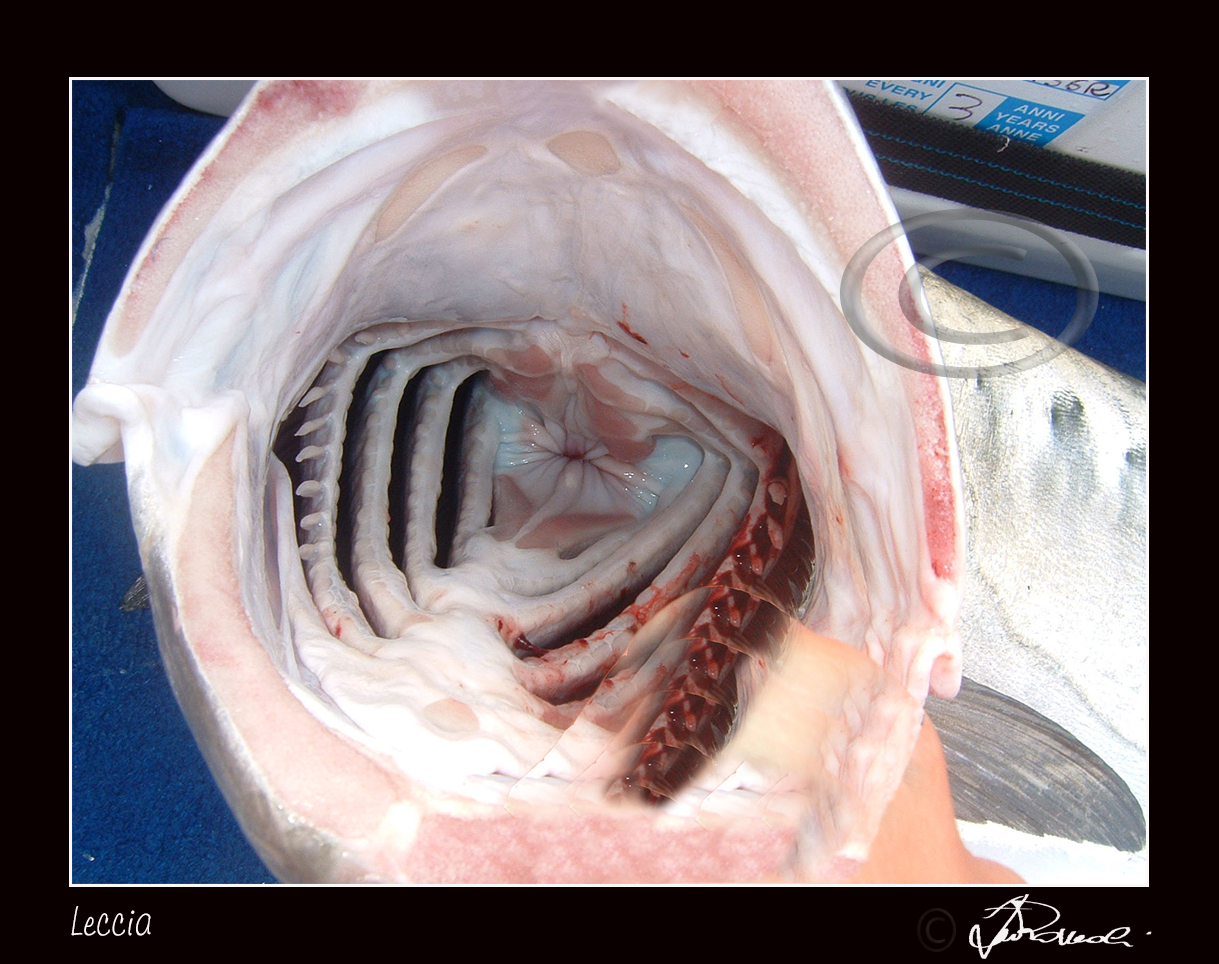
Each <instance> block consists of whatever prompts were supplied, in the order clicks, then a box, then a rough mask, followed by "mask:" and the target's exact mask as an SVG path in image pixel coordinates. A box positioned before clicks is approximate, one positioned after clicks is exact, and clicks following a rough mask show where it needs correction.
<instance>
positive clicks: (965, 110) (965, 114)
mask: <svg viewBox="0 0 1219 964" xmlns="http://www.w3.org/2000/svg"><path fill="white" fill-rule="evenodd" d="M954 96H955V97H956V98H957V99H958V100H959V99H960V98H962V97H966V98H968V99H969V100H972V101H973V103H972V104H969V105H965V104H953V105H951V106H950V107H949V108H948V109H949V110H959V111H961V113H960V114H959V115H958V116H956V117H954V118H953V120H959V121H963V120H969V119H970V118H971V117H973V115H974V110H973V109H974V108H975V107H977V106H978V105H979V104H981V103H982V98H980V97H974V96H973V94H961V93H958V94H955V95H954Z"/></svg>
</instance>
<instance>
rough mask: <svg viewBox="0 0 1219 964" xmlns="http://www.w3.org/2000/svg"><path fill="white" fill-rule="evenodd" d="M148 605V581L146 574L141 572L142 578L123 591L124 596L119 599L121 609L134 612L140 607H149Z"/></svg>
mask: <svg viewBox="0 0 1219 964" xmlns="http://www.w3.org/2000/svg"><path fill="white" fill-rule="evenodd" d="M112 598H113V597H112ZM148 606H149V602H148V583H147V582H145V581H144V574H143V573H140V578H139V579H137V580H136V581H135V582H133V583H132V584H131V588H130V589H128V590H127V591H126V592H125V593H123V598H122V599H121V600H119V609H121V610H122V611H123V612H125V613H134V612H136V611H138V610H140V609H147V608H148Z"/></svg>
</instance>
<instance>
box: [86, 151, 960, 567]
mask: <svg viewBox="0 0 1219 964" xmlns="http://www.w3.org/2000/svg"><path fill="white" fill-rule="evenodd" d="M212 156H214V152H212ZM180 193H181V192H180ZM187 193H189V192H187ZM173 206H174V205H173V203H172V202H171V205H170V207H171V208H172V207H173ZM168 211H169V209H168V208H167V212H168ZM161 230H164V225H162V228H161ZM157 233H158V232H157V231H154V232H153V234H152V235H150V238H149V241H150V242H152V241H153V237H154V235H156V234H157ZM146 248H147V250H145V251H144V252H143V254H142V256H141V258H140V259H139V260H140V261H141V262H146V261H147V260H149V258H150V257H151V256H153V255H154V252H157V246H156V243H155V242H154V243H152V245H151V246H149V245H148V244H146ZM159 253H161V254H163V253H164V252H163V251H162V252H159ZM154 260H155V259H154ZM137 270H138V269H133V274H132V276H131V279H129V284H128V286H125V290H126V289H128V288H130V287H131V280H132V279H135V278H137V274H136V273H135V272H136V271H137ZM136 286H137V287H138V285H136ZM118 310H119V309H116V313H118ZM98 396H99V392H97V391H94V392H92V393H91V394H90V398H91V399H96V398H97V397H98ZM85 414H86V413H84V412H82V419H81V424H84V423H85V422H86V421H87V418H85V417H83V416H84V415H85ZM81 437H83V436H78V438H81ZM948 438H949V440H951V433H948ZM99 444H100V443H99V442H97V441H95V440H89V441H87V442H86V443H85V444H84V445H83V447H82V449H81V457H82V458H89V457H90V455H92V454H98V455H100V454H102V450H100V449H99ZM949 444H951V442H949ZM154 568H155V566H154Z"/></svg>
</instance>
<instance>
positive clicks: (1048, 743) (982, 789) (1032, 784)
mask: <svg viewBox="0 0 1219 964" xmlns="http://www.w3.org/2000/svg"><path fill="white" fill-rule="evenodd" d="M927 715H928V716H930V717H931V720H932V722H933V723H934V724H935V728H936V730H937V731H939V734H940V741H941V742H942V743H943V744H944V756H945V758H946V759H947V761H948V782H949V784H950V785H951V787H952V801H953V805H954V806H955V808H956V815H957V817H958V818H959V819H961V820H967V821H970V822H976V823H986V822H991V823H999V824H1003V825H1005V826H1008V827H1012V828H1014V829H1016V830H1021V831H1024V832H1025V833H1032V834H1041V835H1047V834H1048V835H1051V836H1055V837H1063V838H1065V839H1067V840H1075V841H1087V842H1091V843H1098V844H1105V845H1107V846H1110V847H1116V848H1117V849H1118V850H1124V851H1128V852H1131V853H1134V852H1137V851H1139V850H1141V849H1142V848H1143V846H1144V844H1145V843H1146V841H1147V822H1146V820H1145V818H1144V816H1143V811H1142V809H1141V808H1140V807H1139V804H1138V801H1137V800H1136V799H1135V798H1134V794H1132V793H1131V792H1130V788H1129V787H1127V786H1126V783H1125V781H1124V780H1122V778H1121V777H1120V776H1118V775H1117V774H1116V773H1114V772H1113V770H1112V769H1111V768H1110V767H1109V766H1108V765H1107V764H1106V763H1105V761H1104V760H1102V759H1101V758H1100V757H1098V756H1097V755H1096V754H1095V753H1093V752H1092V751H1091V750H1089V749H1088V748H1087V747H1086V746H1084V745H1083V744H1082V743H1080V742H1079V741H1078V740H1077V739H1076V738H1075V737H1074V736H1072V735H1071V734H1070V733H1068V732H1067V731H1066V730H1064V729H1063V728H1062V727H1061V726H1059V725H1058V724H1057V723H1054V722H1052V721H1050V720H1048V719H1046V717H1044V716H1042V715H1041V714H1040V713H1038V712H1037V711H1036V710H1033V709H1031V708H1029V707H1028V706H1025V705H1024V704H1023V703H1020V702H1018V701H1016V700H1014V699H1012V698H1011V697H1008V696H1004V695H1003V694H1002V693H999V692H996V691H995V690H992V689H989V688H988V687H985V686H983V685H982V684H980V683H975V682H973V681H972V680H969V679H963V680H962V681H961V692H960V693H959V694H958V695H957V697H956V699H952V700H941V699H936V698H935V697H929V698H928V700H927Z"/></svg>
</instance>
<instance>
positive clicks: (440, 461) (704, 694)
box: [276, 319, 814, 804]
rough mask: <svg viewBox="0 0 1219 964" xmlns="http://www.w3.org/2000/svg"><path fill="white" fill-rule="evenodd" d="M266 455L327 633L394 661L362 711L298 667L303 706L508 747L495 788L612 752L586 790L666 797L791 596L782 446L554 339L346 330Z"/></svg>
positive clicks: (494, 770)
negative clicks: (305, 689) (451, 664)
mask: <svg viewBox="0 0 1219 964" xmlns="http://www.w3.org/2000/svg"><path fill="white" fill-rule="evenodd" d="M276 454H277V455H278V456H279V458H280V461H281V462H282V463H283V464H284V465H285V466H287V467H288V469H289V474H290V476H291V479H292V488H293V490H294V492H295V503H294V504H295V515H296V522H297V527H298V528H297V531H298V536H299V539H298V541H299V547H300V556H301V559H302V563H303V567H304V573H305V579H306V582H307V584H308V586H309V590H310V592H311V594H312V596H313V600H314V602H315V604H316V606H317V611H318V613H319V614H320V615H321V618H322V621H323V622H324V623H325V625H326V627H327V629H328V630H329V633H330V635H331V636H333V637H334V638H335V639H337V640H339V641H341V643H342V644H343V645H344V646H346V647H350V648H352V649H354V650H355V651H358V652H359V653H361V654H364V655H365V656H368V657H371V658H372V659H373V660H383V661H384V663H385V667H386V670H385V671H386V672H394V671H396V669H399V668H401V667H403V666H405V665H409V666H410V670H409V675H410V679H411V682H410V684H409V685H407V684H403V685H402V686H399V687H398V688H397V690H394V689H393V688H392V687H391V688H390V689H389V690H388V691H387V692H385V693H384V694H382V695H381V696H379V697H377V698H375V699H373V698H371V697H369V696H368V695H367V694H364V695H362V696H360V695H357V694H356V693H355V692H354V691H353V690H352V689H351V687H349V686H344V685H343V684H342V683H341V682H340V683H338V684H337V685H335V686H334V687H329V686H328V682H327V681H328V680H334V679H340V678H341V674H339V673H337V672H334V671H332V670H331V666H332V664H331V662H327V660H325V659H322V660H320V661H319V659H318V657H317V656H316V655H314V656H313V657H310V656H309V655H308V654H307V653H302V655H301V661H302V663H303V664H304V665H306V666H307V667H308V668H309V669H310V670H312V672H313V673H314V674H315V675H316V677H317V679H318V680H319V686H320V688H321V689H322V690H323V691H325V692H324V693H323V694H322V696H323V699H325V700H326V701H328V702H330V703H332V704H333V705H334V706H336V707H337V708H338V709H339V710H340V711H342V712H344V713H346V714H347V715H348V716H349V717H350V718H351V719H352V720H356V721H357V725H361V724H360V723H359V721H360V720H361V719H362V718H368V717H369V711H368V708H367V705H363V706H358V707H355V708H351V706H350V704H351V703H352V702H353V701H354V702H357V703H363V704H368V703H370V702H377V701H383V702H385V703H393V702H395V701H397V702H399V703H402V704H404V705H403V706H399V707H398V709H399V710H400V711H402V712H405V714H406V715H407V716H411V717H413V718H415V719H417V720H421V721H422V722H423V724H424V725H425V726H426V727H427V728H428V729H429V731H430V735H431V736H432V737H437V736H439V737H440V738H441V739H444V738H449V739H453V740H456V741H468V740H470V739H471V738H472V737H474V736H477V735H489V736H490V737H491V739H493V740H500V741H501V742H509V743H513V751H512V753H510V754H508V756H509V757H511V758H512V759H510V760H509V761H507V762H506V761H505V759H504V756H505V755H504V754H502V753H501V754H491V755H490V756H491V758H492V760H493V763H486V762H484V763H483V764H482V769H483V770H485V771H490V773H489V775H490V776H492V777H495V778H506V779H507V780H508V781H509V782H511V781H513V780H518V779H520V778H522V777H524V776H525V775H526V774H528V773H531V772H533V773H536V772H538V768H539V767H541V768H542V770H544V771H545V772H546V773H547V774H548V775H549V776H550V777H557V778H559V779H560V780H562V779H566V780H575V779H578V778H579V777H580V776H581V774H582V773H583V772H585V771H586V769H587V767H589V766H591V765H592V764H593V763H594V762H595V761H596V760H597V759H599V758H601V757H602V756H603V755H604V754H606V753H608V752H609V749H610V748H611V747H612V748H613V755H612V761H613V762H612V764H610V769H609V771H608V772H606V773H603V777H604V778H603V779H602V781H601V784H600V786H601V788H602V792H603V793H604V794H605V795H607V796H609V797H612V798H626V799H628V800H635V801H640V802H643V803H645V804H660V803H663V802H664V801H666V800H668V799H670V798H672V797H674V796H675V795H676V794H678V793H679V792H680V791H681V790H682V788H683V787H684V786H686V785H687V784H688V783H689V781H690V780H691V779H692V778H693V777H694V776H695V775H696V774H697V773H698V772H699V770H700V769H701V768H702V767H703V765H704V764H705V763H706V762H707V761H709V760H711V759H713V758H714V757H715V755H716V754H717V752H718V751H719V750H720V749H722V748H723V746H724V745H725V743H726V742H727V740H728V738H729V736H730V735H731V733H732V732H733V729H734V726H735V725H736V723H737V722H738V720H739V718H740V716H741V713H742V711H743V708H744V705H745V703H746V701H747V698H748V694H749V691H750V688H751V687H752V686H753V685H755V684H756V683H757V682H759V681H760V680H761V679H762V678H764V675H765V669H766V663H767V660H768V659H769V658H770V657H772V656H773V655H774V652H775V647H776V646H777V645H778V643H779V641H780V639H781V637H782V635H783V630H784V628H785V626H786V617H787V616H798V615H799V614H800V613H801V611H802V608H803V606H804V605H805V604H806V602H807V600H808V598H809V597H810V594H811V586H812V576H813V569H814V556H813V547H812V532H811V526H810V521H809V514H808V511H807V508H806V505H805V501H804V496H803V492H802V489H801V483H800V479H799V477H798V475H797V471H796V466H795V464H794V460H793V458H792V453H791V451H790V449H789V448H788V446H787V444H786V442H785V441H784V440H783V438H782V437H781V436H780V435H779V434H778V433H776V432H775V431H774V430H772V429H771V428H769V427H768V426H765V425H763V424H761V423H759V422H757V421H756V420H754V419H752V418H750V417H748V416H745V415H743V414H742V413H740V412H738V411H736V410H734V409H730V408H729V407H728V406H726V405H725V404H724V403H723V402H721V401H720V400H718V399H715V398H712V397H711V396H708V395H706V394H705V393H703V392H700V391H699V390H697V389H695V388H693V387H691V386H689V385H686V384H684V383H681V382H680V381H679V380H677V379H675V378H673V377H672V376H671V375H670V374H669V373H667V372H665V371H664V370H663V369H661V368H659V367H658V366H656V365H655V364H654V363H652V362H651V361H649V360H648V359H647V358H646V357H644V356H642V355H640V354H638V353H637V352H636V351H635V350H634V348H633V347H625V346H624V345H622V344H619V343H617V342H615V341H612V340H610V339H608V338H607V337H605V336H604V335H602V334H590V333H589V332H588V331H586V330H585V331H581V330H579V329H578V328H576V327H575V326H565V325H562V324H556V323H554V322H549V321H545V320H542V319H534V320H532V321H529V322H515V323H504V324H502V325H498V326H491V325H482V326H478V327H469V328H462V327H458V326H451V325H450V326H443V325H431V324H427V323H422V324H420V323H409V322H391V323H384V324H381V325H377V326H374V327H371V328H368V329H365V330H363V331H361V332H359V333H357V334H356V335H354V336H353V337H351V338H349V339H348V340H347V341H346V342H345V343H344V344H342V345H341V346H340V347H339V348H338V349H337V350H335V351H334V352H333V353H332V354H331V355H330V358H329V359H328V361H327V362H326V364H325V366H324V367H323V369H322V371H321V372H320V374H319V375H318V377H317V379H316V380H315V381H314V383H313V386H312V387H311V388H310V389H309V391H307V392H306V393H305V395H304V396H303V398H302V400H301V402H300V404H299V406H298V407H297V409H296V410H295V412H294V413H293V414H292V415H291V416H290V417H289V418H288V419H287V420H286V421H285V422H284V424H283V425H282V426H281V427H280V431H279V433H278V437H277V442H276ZM653 620H659V621H658V622H655V623H653V622H652V621H653ZM662 624H663V625H662ZM658 627H660V628H659V629H658ZM645 628H646V631H645ZM459 634H466V635H468V636H470V637H477V638H479V639H481V640H484V642H485V643H486V645H489V646H490V647H491V648H492V649H493V650H497V653H493V654H492V655H491V657H490V658H489V661H490V662H492V663H493V664H494V665H493V666H482V665H480V666H470V667H469V672H468V674H467V675H468V679H464V680H462V679H458V680H456V681H454V680H453V679H452V678H451V677H452V675H453V672H452V670H449V669H447V668H446V667H444V666H441V665H432V664H430V663H429V660H433V662H435V659H436V657H435V655H434V654H435V653H436V652H437V649H436V646H437V642H438V639H437V637H438V635H439V637H440V645H441V646H443V640H444V639H445V638H456V637H457V635H459ZM460 649H461V647H460V646H456V645H455V646H454V647H453V653H454V654H456V653H457V652H458V651H459V650H460ZM311 659H312V662H311ZM440 662H444V660H443V658H442V659H441V660H440ZM404 672H405V670H404ZM306 675H308V674H306ZM442 676H444V677H446V679H447V682H446V683H444V684H437V683H435V678H439V677H442ZM493 676H494V677H495V679H494V680H493V682H492V683H491V685H489V686H486V687H485V688H480V685H479V684H480V681H484V680H487V679H489V678H490V677H493ZM420 680H422V682H420ZM487 690H489V691H487ZM505 701H507V702H508V703H515V705H514V706H512V707H511V712H508V713H507V714H506V718H507V719H508V720H509V722H507V723H505V722H504V718H505V714H503V712H502V711H503V704H504V703H505ZM522 711H523V713H522ZM522 715H523V716H525V717H530V718H532V719H533V720H534V725H533V726H532V727H531V726H530V725H529V724H527V723H524V722H521V720H520V717H521V716H522ZM511 719H516V720H517V721H516V722H515V723H512V722H510V720H511ZM501 724H502V728H501ZM539 727H540V728H541V729H542V730H544V731H545V732H546V734H547V735H546V736H545V737H540V738H538V739H532V738H526V737H522V735H521V734H522V732H523V731H529V733H530V734H531V737H532V736H537V732H536V730H537V728H539ZM446 728H447V731H448V732H445V731H446ZM373 729H376V730H377V732H378V734H379V735H378V736H377V737H376V738H375V739H376V740H384V739H385V737H386V733H387V732H389V731H392V727H390V728H388V730H387V728H386V727H384V726H382V725H380V724H378V725H377V726H376V727H373ZM502 729H506V730H507V731H509V732H508V733H504V732H502ZM589 733H593V734H596V738H595V739H593V740H592V742H591V746H592V749H591V750H590V749H589V746H590V743H589V739H588V734H589ZM574 734H579V736H576V735H574ZM390 739H391V742H392V740H393V737H392V735H391V736H390ZM402 739H403V740H404V741H407V740H409V736H407V735H405V734H404V735H403V736H402ZM571 745H575V746H576V747H577V749H575V750H571V749H570V748H569V749H563V748H564V747H570V746H571ZM558 750H562V752H561V753H559V756H560V757H561V758H562V759H561V762H560V763H558V764H556V763H555V762H554V760H555V758H556V752H557V751H558ZM402 752H403V753H404V754H405V755H407V756H409V754H410V751H407V750H403V751H402ZM547 761H549V762H547ZM480 762H481V761H477V760H476V761H474V765H472V767H471V768H472V769H475V770H477V769H478V768H479V767H478V763H480ZM604 769H605V767H604V765H603V766H602V770H604Z"/></svg>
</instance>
